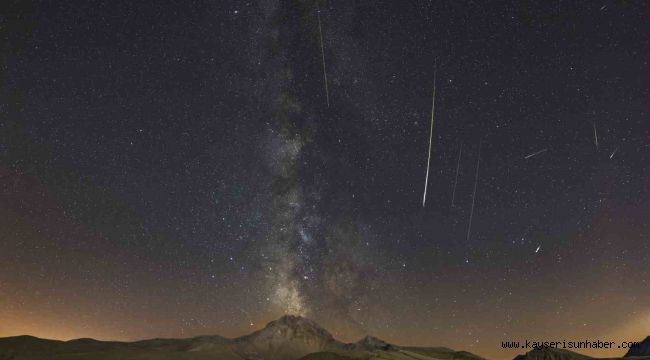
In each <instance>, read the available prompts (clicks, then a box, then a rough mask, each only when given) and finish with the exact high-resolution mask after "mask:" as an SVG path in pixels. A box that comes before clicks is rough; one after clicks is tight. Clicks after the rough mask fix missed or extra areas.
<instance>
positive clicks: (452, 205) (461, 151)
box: [451, 143, 463, 207]
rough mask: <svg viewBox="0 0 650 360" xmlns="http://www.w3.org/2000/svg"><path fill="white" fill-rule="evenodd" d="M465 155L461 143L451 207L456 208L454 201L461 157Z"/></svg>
mask: <svg viewBox="0 0 650 360" xmlns="http://www.w3.org/2000/svg"><path fill="white" fill-rule="evenodd" d="M462 153H463V143H460V149H459V150H458V160H457V161H456V178H455V179H454V191H452V193H451V207H454V199H455V198H456V185H458V170H459V169H460V155H461V154H462Z"/></svg>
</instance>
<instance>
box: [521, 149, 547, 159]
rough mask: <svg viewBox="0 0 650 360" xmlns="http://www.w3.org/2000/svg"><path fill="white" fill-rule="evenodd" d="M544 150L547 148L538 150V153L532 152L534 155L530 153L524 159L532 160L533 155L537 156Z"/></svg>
mask: <svg viewBox="0 0 650 360" xmlns="http://www.w3.org/2000/svg"><path fill="white" fill-rule="evenodd" d="M546 150H548V148H544V149H542V150H540V151H537V152H534V153H532V154H529V155H526V156H525V157H524V159H528V158H532V157H533V156H535V155H539V154H541V153H543V152H545V151H546Z"/></svg>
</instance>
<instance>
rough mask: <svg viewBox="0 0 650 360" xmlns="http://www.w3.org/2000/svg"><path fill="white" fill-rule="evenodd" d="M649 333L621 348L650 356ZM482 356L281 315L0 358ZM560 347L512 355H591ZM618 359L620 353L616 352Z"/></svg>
mask: <svg viewBox="0 0 650 360" xmlns="http://www.w3.org/2000/svg"><path fill="white" fill-rule="evenodd" d="M649 350H650V337H648V338H646V339H645V340H644V341H642V342H641V344H640V346H639V347H636V348H633V349H630V351H628V353H627V354H626V356H627V357H629V359H630V360H650V351H649ZM369 359H377V360H380V359H381V360H414V359H415V360H434V359H445V360H483V358H482V357H480V356H478V355H475V354H472V353H469V352H465V351H455V350H452V349H449V348H446V347H415V346H399V345H395V344H390V343H388V342H386V341H384V340H382V339H378V338H376V337H373V336H366V337H364V338H362V339H361V340H359V341H357V342H354V343H344V342H341V341H339V340H337V339H335V338H334V337H333V336H332V334H331V333H329V332H328V331H327V330H325V329H324V328H322V327H321V326H319V325H318V324H317V323H316V322H314V321H312V320H309V319H306V318H303V317H300V316H291V315H285V316H283V317H281V318H279V319H277V320H274V321H271V322H269V323H268V324H267V325H266V326H265V327H264V328H263V329H261V330H258V331H255V332H253V333H251V334H248V335H244V336H241V337H238V338H234V339H229V338H225V337H222V336H218V335H213V336H197V337H193V338H187V339H159V338H158V339H149V340H141V341H135V342H118V341H99V340H95V339H88V338H83V339H76V340H70V341H59V340H47V339H40V338H36V337H33V336H14V337H6V338H0V360H369ZM590 359H594V358H592V357H589V356H586V355H581V354H578V353H575V352H572V351H568V350H563V349H534V350H532V351H529V352H528V353H526V354H523V355H518V356H517V357H515V359H514V360H590ZM617 359H621V358H617Z"/></svg>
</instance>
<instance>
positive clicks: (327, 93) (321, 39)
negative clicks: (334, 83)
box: [318, 9, 330, 108]
mask: <svg viewBox="0 0 650 360" xmlns="http://www.w3.org/2000/svg"><path fill="white" fill-rule="evenodd" d="M318 34H319V35H320V53H321V58H322V60H323V78H324V79H325V98H326V99H327V107H328V108H329V107H330V92H329V89H328V87H327V70H325V46H323V28H322V27H321V24H320V9H319V10H318Z"/></svg>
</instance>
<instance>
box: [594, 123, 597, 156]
mask: <svg viewBox="0 0 650 360" xmlns="http://www.w3.org/2000/svg"><path fill="white" fill-rule="evenodd" d="M594 142H595V143H596V150H598V132H597V131H596V123H594Z"/></svg>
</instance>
